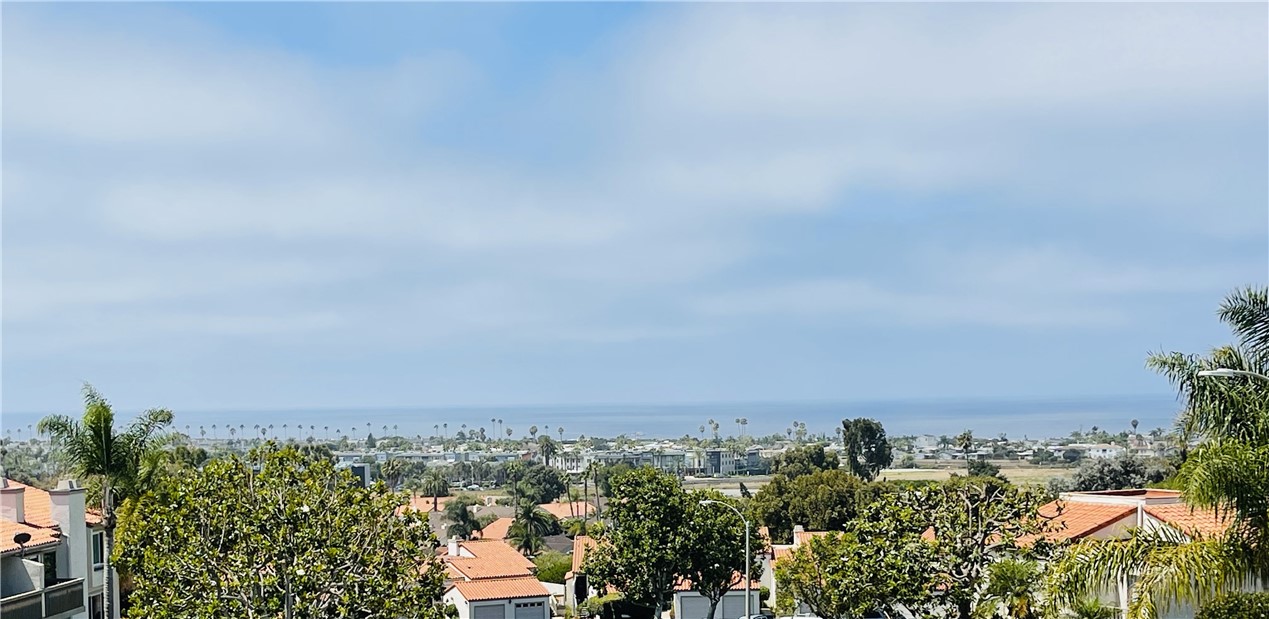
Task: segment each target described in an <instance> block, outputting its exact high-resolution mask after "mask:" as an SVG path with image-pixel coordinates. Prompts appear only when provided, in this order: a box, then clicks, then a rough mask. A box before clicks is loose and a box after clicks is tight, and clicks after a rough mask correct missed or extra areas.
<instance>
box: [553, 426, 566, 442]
mask: <svg viewBox="0 0 1269 619" xmlns="http://www.w3.org/2000/svg"><path fill="white" fill-rule="evenodd" d="M555 431H556V432H557V433H558V434H559V435H560V442H561V443H563V442H564V426H559V427H558V428H555Z"/></svg>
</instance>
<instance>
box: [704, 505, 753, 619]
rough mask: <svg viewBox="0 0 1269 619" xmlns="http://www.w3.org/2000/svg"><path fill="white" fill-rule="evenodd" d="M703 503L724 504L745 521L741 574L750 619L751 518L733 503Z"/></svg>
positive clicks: (747, 613) (747, 616) (746, 610)
mask: <svg viewBox="0 0 1269 619" xmlns="http://www.w3.org/2000/svg"><path fill="white" fill-rule="evenodd" d="M701 505H722V506H723V507H726V508H727V509H730V510H731V511H733V512H736V515H737V516H739V517H740V521H741V522H743V523H745V573H744V574H741V575H740V576H741V578H744V579H745V619H749V618H750V617H752V616H753V613H752V612H750V608H749V598H750V593H749V588H750V586H751V585H750V582H749V581H750V578H749V562H750V560H751V559H752V558H753V557H752V555H750V554H749V520H748V519H746V518H745V515H744V514H742V513H740V510H739V509H736V506H735V505H732V504H731V503H724V502H722V501H715V500H713V499H702V500H701Z"/></svg>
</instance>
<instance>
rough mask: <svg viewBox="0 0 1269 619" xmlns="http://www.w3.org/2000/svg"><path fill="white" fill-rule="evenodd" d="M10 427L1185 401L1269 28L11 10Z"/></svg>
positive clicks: (1242, 172)
mask: <svg viewBox="0 0 1269 619" xmlns="http://www.w3.org/2000/svg"><path fill="white" fill-rule="evenodd" d="M3 16H4V24H3V34H4V43H3V44H4V49H3V52H4V54H3V55H4V60H3V62H4V66H3V68H4V82H3V86H4V92H3V95H4V118H3V121H4V127H3V129H4V131H3V147H4V153H3V154H4V188H3V198H4V230H3V242H4V245H3V258H4V304H3V308H4V316H3V329H4V333H3V335H4V342H3V348H4V350H3V362H4V363H3V380H4V390H3V405H4V407H5V409H6V410H10V411H32V412H38V411H51V410H67V409H73V408H75V407H76V406H77V402H78V389H79V385H80V383H81V382H82V381H90V382H92V383H93V384H95V385H96V386H97V387H98V388H99V389H101V390H102V391H103V392H104V393H106V394H107V395H108V396H109V397H111V398H112V399H113V400H114V401H115V402H116V403H117V404H118V405H120V406H121V407H124V408H138V407H144V406H168V407H172V408H175V409H178V410H180V409H200V410H214V409H244V408H248V409H267V408H303V407H356V406H428V405H435V406H454V405H529V404H582V403H672V402H707V401H782V400H884V399H939V398H976V397H1008V398H1045V397H1049V398H1051V397H1085V396H1110V395H1152V394H1158V395H1166V394H1167V393H1169V388H1168V386H1167V384H1166V383H1165V382H1164V381H1163V380H1162V379H1160V378H1158V377H1156V376H1154V375H1152V374H1150V373H1149V372H1147V371H1146V370H1145V369H1144V368H1143V360H1144V358H1145V356H1146V354H1147V353H1148V352H1150V351H1154V350H1159V349H1175V350H1184V351H1194V352H1198V351H1202V350H1205V349H1207V348H1208V347H1210V346H1213V345H1217V344H1221V343H1223V342H1226V341H1227V340H1228V336H1227V333H1226V332H1225V330H1224V329H1223V328H1222V327H1221V325H1220V324H1219V323H1218V322H1217V321H1216V319H1215V316H1214V313H1215V309H1216V306H1217V303H1218V302H1219V300H1220V298H1221V297H1222V296H1223V295H1224V294H1225V293H1226V292H1228V291H1229V290H1231V289H1233V288H1235V287H1238V286H1243V285H1249V284H1261V285H1263V284H1264V283H1265V281H1266V275H1267V269H1269V241H1267V240H1266V238H1267V233H1269V215H1267V213H1269V196H1267V192H1269V173H1267V172H1266V170H1267V169H1269V143H1267V135H1269V126H1267V123H1266V117H1267V116H1266V109H1267V104H1269V78H1267V77H1266V76H1267V75H1269V62H1267V61H1266V49H1269V38H1267V34H1266V28H1265V23H1266V22H1267V19H1269V15H1267V9H1266V7H1265V6H1264V5H1263V4H1259V5H1258V4H1240V5H1174V4H1104V5H1102V4H1056V5H1054V4H1044V5H1031V4H972V5H969V4H965V5H962V4H947V5H912V4H903V5H829V4H796V5H754V4H737V5H727V4H682V5H678V4H646V5H637V4H575V3H561V4H485V3H481V4H465V5H458V4H399V3H386V4H377V5H357V4H351V3H350V4H335V3H327V4H257V3H209V4H168V5H152V4H129V5H49V4H42V5H13V4H8V5H6V6H5V7H4V15H3Z"/></svg>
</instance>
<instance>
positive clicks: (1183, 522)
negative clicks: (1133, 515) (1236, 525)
mask: <svg viewBox="0 0 1269 619" xmlns="http://www.w3.org/2000/svg"><path fill="white" fill-rule="evenodd" d="M1144 509H1145V511H1146V513H1147V514H1149V515H1151V516H1153V517H1155V518H1157V519H1159V520H1160V521H1162V522H1165V523H1167V524H1169V525H1171V526H1172V527H1173V528H1175V529H1177V530H1178V531H1181V532H1182V533H1185V534H1187V535H1191V536H1200V537H1217V536H1220V535H1223V534H1224V533H1225V531H1226V530H1227V529H1229V527H1230V525H1232V524H1233V519H1232V518H1228V517H1222V516H1221V515H1220V514H1218V513H1216V510H1214V509H1210V508H1199V507H1192V506H1190V505H1188V504H1185V503H1172V504H1169V505H1147V506H1145V507H1144Z"/></svg>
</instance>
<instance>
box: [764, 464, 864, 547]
mask: <svg viewBox="0 0 1269 619" xmlns="http://www.w3.org/2000/svg"><path fill="white" fill-rule="evenodd" d="M875 492H876V490H875V489H874V488H871V487H869V486H866V485H865V484H864V483H863V482H861V481H860V480H859V479H858V478H856V477H855V476H853V475H851V474H850V473H847V472H846V471H843V470H840V469H829V470H822V471H816V472H814V473H811V474H809V475H802V476H800V477H797V478H795V479H793V480H788V479H786V478H785V477H784V476H783V475H776V476H775V477H774V478H772V480H771V481H770V482H769V483H767V485H765V486H763V487H762V489H760V490H759V491H758V493H757V494H755V495H754V497H753V499H751V500H750V501H749V505H748V508H749V513H750V514H751V515H752V516H753V517H754V520H756V521H757V522H759V523H761V524H762V525H763V526H766V527H767V530H768V533H769V535H770V536H771V539H772V541H776V542H784V543H787V542H788V541H791V540H792V538H793V527H794V525H802V526H804V527H806V528H808V529H809V530H812V531H829V530H834V529H840V528H841V527H842V525H844V524H845V523H846V522H848V521H849V520H851V519H853V518H854V517H855V516H856V514H858V512H859V508H860V506H861V504H864V503H867V502H868V501H869V500H871V496H872V495H873V494H874V493H875Z"/></svg>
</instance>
